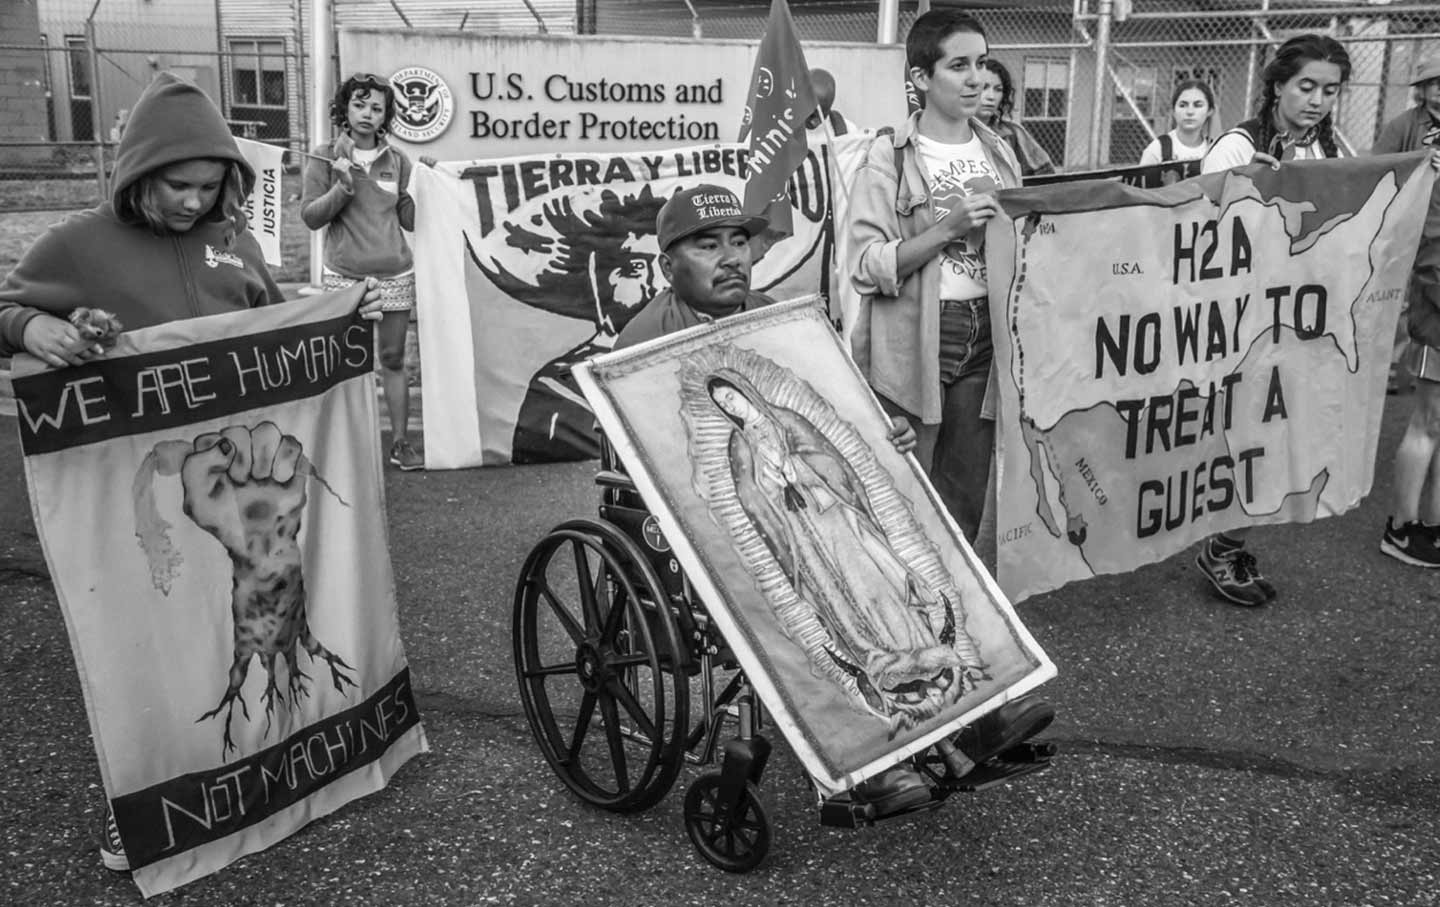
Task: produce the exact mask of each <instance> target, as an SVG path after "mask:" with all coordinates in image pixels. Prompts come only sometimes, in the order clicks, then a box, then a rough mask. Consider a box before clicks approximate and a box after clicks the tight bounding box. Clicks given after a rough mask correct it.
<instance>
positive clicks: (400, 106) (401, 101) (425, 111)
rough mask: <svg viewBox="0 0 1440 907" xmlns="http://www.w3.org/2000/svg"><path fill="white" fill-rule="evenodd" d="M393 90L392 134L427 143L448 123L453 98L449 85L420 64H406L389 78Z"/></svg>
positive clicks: (452, 106) (405, 139)
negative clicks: (393, 113) (393, 116)
mask: <svg viewBox="0 0 1440 907" xmlns="http://www.w3.org/2000/svg"><path fill="white" fill-rule="evenodd" d="M390 85H391V86H392V87H393V88H394V89H395V101H396V104H395V106H396V114H395V121H394V123H393V124H392V125H391V131H392V132H394V133H395V137H396V138H398V139H402V140H404V141H406V142H429V141H433V140H434V139H436V138H438V137H439V136H440V134H441V133H442V132H444V131H445V129H446V127H448V126H449V125H450V118H451V116H452V115H454V113H455V99H454V98H453V97H451V95H450V86H448V85H446V84H445V80H444V79H441V78H440V76H439V75H437V74H436V73H434V72H432V71H431V70H428V69H426V68H425V67H423V66H407V67H406V68H404V69H402V70H400V71H399V72H397V73H395V74H394V75H393V76H391V77H390Z"/></svg>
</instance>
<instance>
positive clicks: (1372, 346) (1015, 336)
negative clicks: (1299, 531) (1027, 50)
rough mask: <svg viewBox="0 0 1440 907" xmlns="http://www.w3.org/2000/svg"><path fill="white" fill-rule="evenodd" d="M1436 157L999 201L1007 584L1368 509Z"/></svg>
mask: <svg viewBox="0 0 1440 907" xmlns="http://www.w3.org/2000/svg"><path fill="white" fill-rule="evenodd" d="M1422 159H1423V156H1422V155H1418V154H1412V155H1389V156H1384V157H1377V158H1364V159H1346V160H1336V161H1316V162H1303V163H1295V164H1286V165H1284V166H1282V167H1281V168H1280V170H1279V171H1278V172H1275V171H1271V170H1270V169H1269V168H1265V167H1249V168H1244V169H1242V170H1237V171H1231V172H1229V173H1220V174H1212V175H1207V176H1201V177H1198V178H1195V179H1191V180H1187V181H1186V182H1183V183H1179V184H1176V185H1174V186H1170V187H1166V188H1164V189H1155V190H1143V189H1136V188H1133V187H1129V186H1126V185H1123V184H1122V183H1119V182H1105V183H1094V182H1092V183H1079V184H1073V185H1063V186H1054V187H1047V188H1036V189H1029V188H1027V189H1023V190H1018V191H1014V192H1007V193H1002V195H1001V202H1002V206H1003V208H1004V215H1003V216H1001V217H998V218H996V219H995V220H994V221H992V222H991V225H990V226H989V228H988V230H987V233H986V243H987V261H988V263H989V267H990V275H991V280H990V310H991V317H992V319H993V323H994V324H995V325H996V344H995V355H996V361H997V366H998V375H999V378H1000V381H999V391H1000V400H1001V408H1000V416H1001V419H1000V426H999V431H1000V439H1001V460H1000V471H999V508H998V515H999V520H998V527H997V536H998V539H997V541H998V546H999V580H1000V585H1001V587H1002V588H1003V589H1005V591H1006V593H1007V594H1009V595H1010V596H1011V597H1012V598H1013V599H1020V598H1024V597H1025V596H1028V595H1032V594H1035V593H1038V592H1043V591H1046V590H1049V589H1055V588H1058V587H1059V586H1061V585H1064V584H1065V583H1067V582H1069V581H1071V580H1075V579H1081V578H1084V577H1088V576H1094V575H1096V574H1100V573H1116V572H1122V571H1126V570H1132V569H1134V568H1135V567H1138V566H1140V565H1142V564H1146V563H1151V562H1154V561H1158V560H1161V559H1163V558H1165V557H1167V556H1169V555H1171V554H1173V553H1174V552H1176V551H1178V550H1180V549H1181V548H1184V547H1185V546H1187V545H1190V544H1192V543H1193V542H1195V541H1198V540H1199V539H1201V538H1204V537H1205V536H1207V535H1209V534H1210V533H1213V532H1218V531H1223V530H1225V529H1231V528H1235V527H1239V526H1249V525H1258V524H1265V523H1280V522H1295V521H1299V522H1305V521H1309V520H1313V519H1315V518H1317V517H1322V516H1329V515H1333V514H1338V513H1343V512H1345V511H1346V510H1349V509H1350V508H1352V507H1354V506H1356V504H1358V503H1359V501H1360V499H1361V498H1362V497H1363V496H1364V495H1365V494H1367V493H1368V492H1369V490H1370V486H1371V482H1372V480H1373V473H1374V462H1375V448H1376V443H1377V441H1378V438H1379V431H1380V416H1381V412H1382V409H1383V406H1384V401H1385V382H1386V376H1387V373H1388V370H1389V364H1390V346H1391V340H1392V338H1393V336H1394V330H1395V319H1396V317H1397V315H1398V313H1399V310H1400V306H1401V303H1402V301H1403V299H1404V293H1405V286H1406V283H1407V280H1408V278H1409V272H1410V266H1411V262H1412V261H1413V260H1414V257H1415V250H1416V247H1417V244H1418V242H1419V237H1420V227H1421V223H1422V221H1423V220H1424V216H1425V211H1426V205H1427V203H1428V200H1429V197H1430V192H1431V187H1432V184H1433V182H1434V173H1433V172H1432V171H1431V170H1430V168H1428V167H1426V166H1423V165H1422V163H1421V161H1422ZM1002 331H1003V332H1004V333H1003V334H1002V333H1001V332H1002ZM1002 338H1003V339H1002Z"/></svg>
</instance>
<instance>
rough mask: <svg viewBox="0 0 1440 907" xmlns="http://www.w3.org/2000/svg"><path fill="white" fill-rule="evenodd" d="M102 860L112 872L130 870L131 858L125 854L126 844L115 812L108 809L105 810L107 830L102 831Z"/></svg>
mask: <svg viewBox="0 0 1440 907" xmlns="http://www.w3.org/2000/svg"><path fill="white" fill-rule="evenodd" d="M100 862H102V863H104V864H105V868H106V869H108V870H110V871H111V872H129V871H130V858H129V857H127V856H125V845H124V844H123V843H121V841H120V829H119V828H118V827H117V826H116V825H115V814H114V813H113V812H111V811H110V810H108V809H107V810H105V830H104V831H102V832H101V833H100Z"/></svg>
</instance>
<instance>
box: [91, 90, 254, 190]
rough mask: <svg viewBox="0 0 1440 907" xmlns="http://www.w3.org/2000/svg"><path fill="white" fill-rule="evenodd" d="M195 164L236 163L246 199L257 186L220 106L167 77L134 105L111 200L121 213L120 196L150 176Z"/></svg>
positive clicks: (119, 157)
mask: <svg viewBox="0 0 1440 907" xmlns="http://www.w3.org/2000/svg"><path fill="white" fill-rule="evenodd" d="M195 158H211V159H214V160H222V161H234V162H236V163H237V164H239V165H240V171H241V173H242V174H243V176H244V191H245V193H246V194H249V192H250V189H251V188H252V187H253V186H254V185H255V171H254V170H252V169H251V167H250V165H249V164H248V163H246V161H245V157H244V156H243V155H242V154H241V153H240V148H239V146H237V145H236V144H235V137H234V136H232V135H231V134H230V127H229V126H228V125H227V124H226V122H225V118H224V117H223V116H221V114H220V110H219V108H217V107H216V106H215V103H214V102H213V101H211V100H210V98H209V97H207V96H206V94H205V92H203V91H201V90H200V89H199V87H198V86H196V85H195V84H194V83H193V82H187V81H186V80H184V79H182V78H180V77H179V76H177V75H175V74H174V73H169V72H162V73H160V74H159V75H157V76H156V77H155V81H153V82H151V83H150V87H149V88H147V89H145V93H144V94H142V95H140V100H138V101H136V102H135V109H134V110H133V111H132V112H131V113H130V119H129V121H128V122H127V123H126V124H125V132H124V134H123V135H122V136H121V137H120V151H119V154H118V155H117V156H116V158H115V183H114V188H113V189H112V190H111V194H110V200H111V201H112V202H113V203H115V205H116V207H117V208H118V207H119V201H120V195H121V193H123V192H124V191H125V190H126V189H127V188H128V187H130V186H131V185H132V184H134V183H135V181H136V180H138V179H140V178H141V177H142V176H144V175H145V174H147V173H149V172H150V171H152V170H155V169H157V168H159V167H166V166H169V165H170V164H178V163H179V162H181V161H189V160H194V159H195Z"/></svg>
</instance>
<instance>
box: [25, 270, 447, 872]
mask: <svg viewBox="0 0 1440 907" xmlns="http://www.w3.org/2000/svg"><path fill="white" fill-rule="evenodd" d="M360 292H361V291H360V289H359V288H355V289H352V290H347V291H345V292H342V293H336V294H331V295H329V296H324V297H315V298H311V299H308V300H305V301H304V302H297V303H292V304H288V305H278V306H269V307H266V308H262V309H257V310H254V311H250V312H241V313H232V314H225V315H214V316H208V317H203V318H195V319H190V320H187V321H179V322H171V323H169V324H165V325H161V326H157V327H152V328H146V329H143V330H138V331H134V332H130V333H125V334H122V335H121V336H120V340H119V344H118V345H117V346H116V347H115V349H114V350H113V351H112V352H111V353H110V354H109V355H107V356H106V357H105V358H103V359H100V360H97V361H93V362H89V363H86V364H84V365H80V366H75V367H72V368H64V369H54V370H49V369H47V368H46V367H44V366H42V365H41V364H40V362H39V361H38V360H35V359H32V358H30V357H27V356H20V357H16V359H15V367H14V371H15V379H14V386H15V396H16V405H17V410H18V415H19V420H18V421H19V428H20V440H21V446H22V449H23V451H24V455H25V475H26V479H27V484H28V486H29V491H30V504H31V508H32V510H33V512H34V517H35V524H36V527H37V529H38V530H39V536H40V542H41V545H42V547H43V548H44V551H45V558H46V562H47V563H48V564H49V567H50V573H51V576H52V578H53V580H54V584H55V591H56V595H57V596H58V597H59V600H60V606H61V608H62V610H63V612H64V615H65V622H66V626H67V628H68V630H69V634H70V643H71V646H72V648H73V650H74V654H75V663H76V666H77V668H78V669H79V673H80V681H81V687H82V689H83V691H84V696H85V705H86V709H87V712H88V714H89V718H90V729H91V733H92V735H93V737H94V741H95V749H96V752H97V754H98V756H99V760H100V773H101V777H102V778H103V780H104V784H105V793H106V796H107V798H108V800H109V805H110V808H111V809H112V810H113V811H114V815H115V821H116V825H117V827H118V829H119V832H120V837H121V840H122V841H123V843H124V847H125V851H126V854H127V856H128V858H129V861H130V865H131V867H132V869H133V871H134V879H135V882H136V884H137V885H138V886H139V887H140V890H141V892H142V893H144V894H145V895H146V896H147V897H148V896H150V895H153V894H157V893H159V892H163V891H167V890H170V889H172V888H175V887H176V886H179V885H182V884H185V883H186V882H190V881H193V880H194V879H197V878H200V877H202V876H204V875H207V874H209V873H211V872H214V871H215V870H217V869H219V868H221V867H223V866H225V865H227V864H229V863H231V862H233V861H234V860H236V859H238V858H240V857H242V856H244V855H246V854H250V853H255V852H257V851H259V850H262V849H264V848H266V847H268V846H270V845H272V844H274V843H276V842H277V841H280V840H282V839H284V838H285V837H286V836H287V835H289V834H291V833H292V832H294V831H295V830H296V829H298V828H300V827H301V826H303V825H305V824H306V823H307V822H310V821H312V820H314V819H317V818H319V817H321V816H324V815H326V814H328V813H330V812H332V811H334V810H336V809H338V808H339V807H341V806H343V805H344V804H345V803H348V802H349V801H351V800H354V799H356V798H358V797H362V796H364V795H366V794H369V793H372V792H373V791H376V790H379V789H380V788H382V787H384V786H385V784H386V783H387V780H388V779H389V777H390V776H391V774H393V773H394V772H395V771H396V770H397V769H398V768H399V767H400V766H401V765H402V764H404V763H405V762H406V760H408V759H409V758H410V757H411V756H413V755H415V754H416V753H419V752H424V751H425V750H426V749H427V745H426V740H425V732H424V729H423V727H422V726H421V725H420V719H419V713H418V711H417V710H416V706H415V699H414V696H413V692H412V690H411V683H410V673H409V668H408V667H407V666H406V660H405V654H404V650H403V648H402V646H401V642H400V632H399V625H398V619H397V615H396V609H395V593H394V579H393V576H392V574H391V570H390V557H389V551H388V545H387V541H386V532H385V519H384V515H385V497H384V485H383V482H382V475H381V464H380V456H379V450H378V445H377V444H376V443H375V439H376V437H377V435H378V433H379V431H378V416H377V411H376V402H375V390H374V377H373V374H372V373H373V371H374V354H373V352H372V350H373V334H374V331H373V328H372V327H371V325H370V323H368V322H364V321H362V320H360V319H359V318H358V317H357V316H356V315H355V314H354V310H355V306H356V302H357V299H358V296H359V294H360ZM137 540H138V542H139V544H138V545H137V544H136V542H137ZM302 650H303V651H302ZM257 656H258V657H257Z"/></svg>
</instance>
